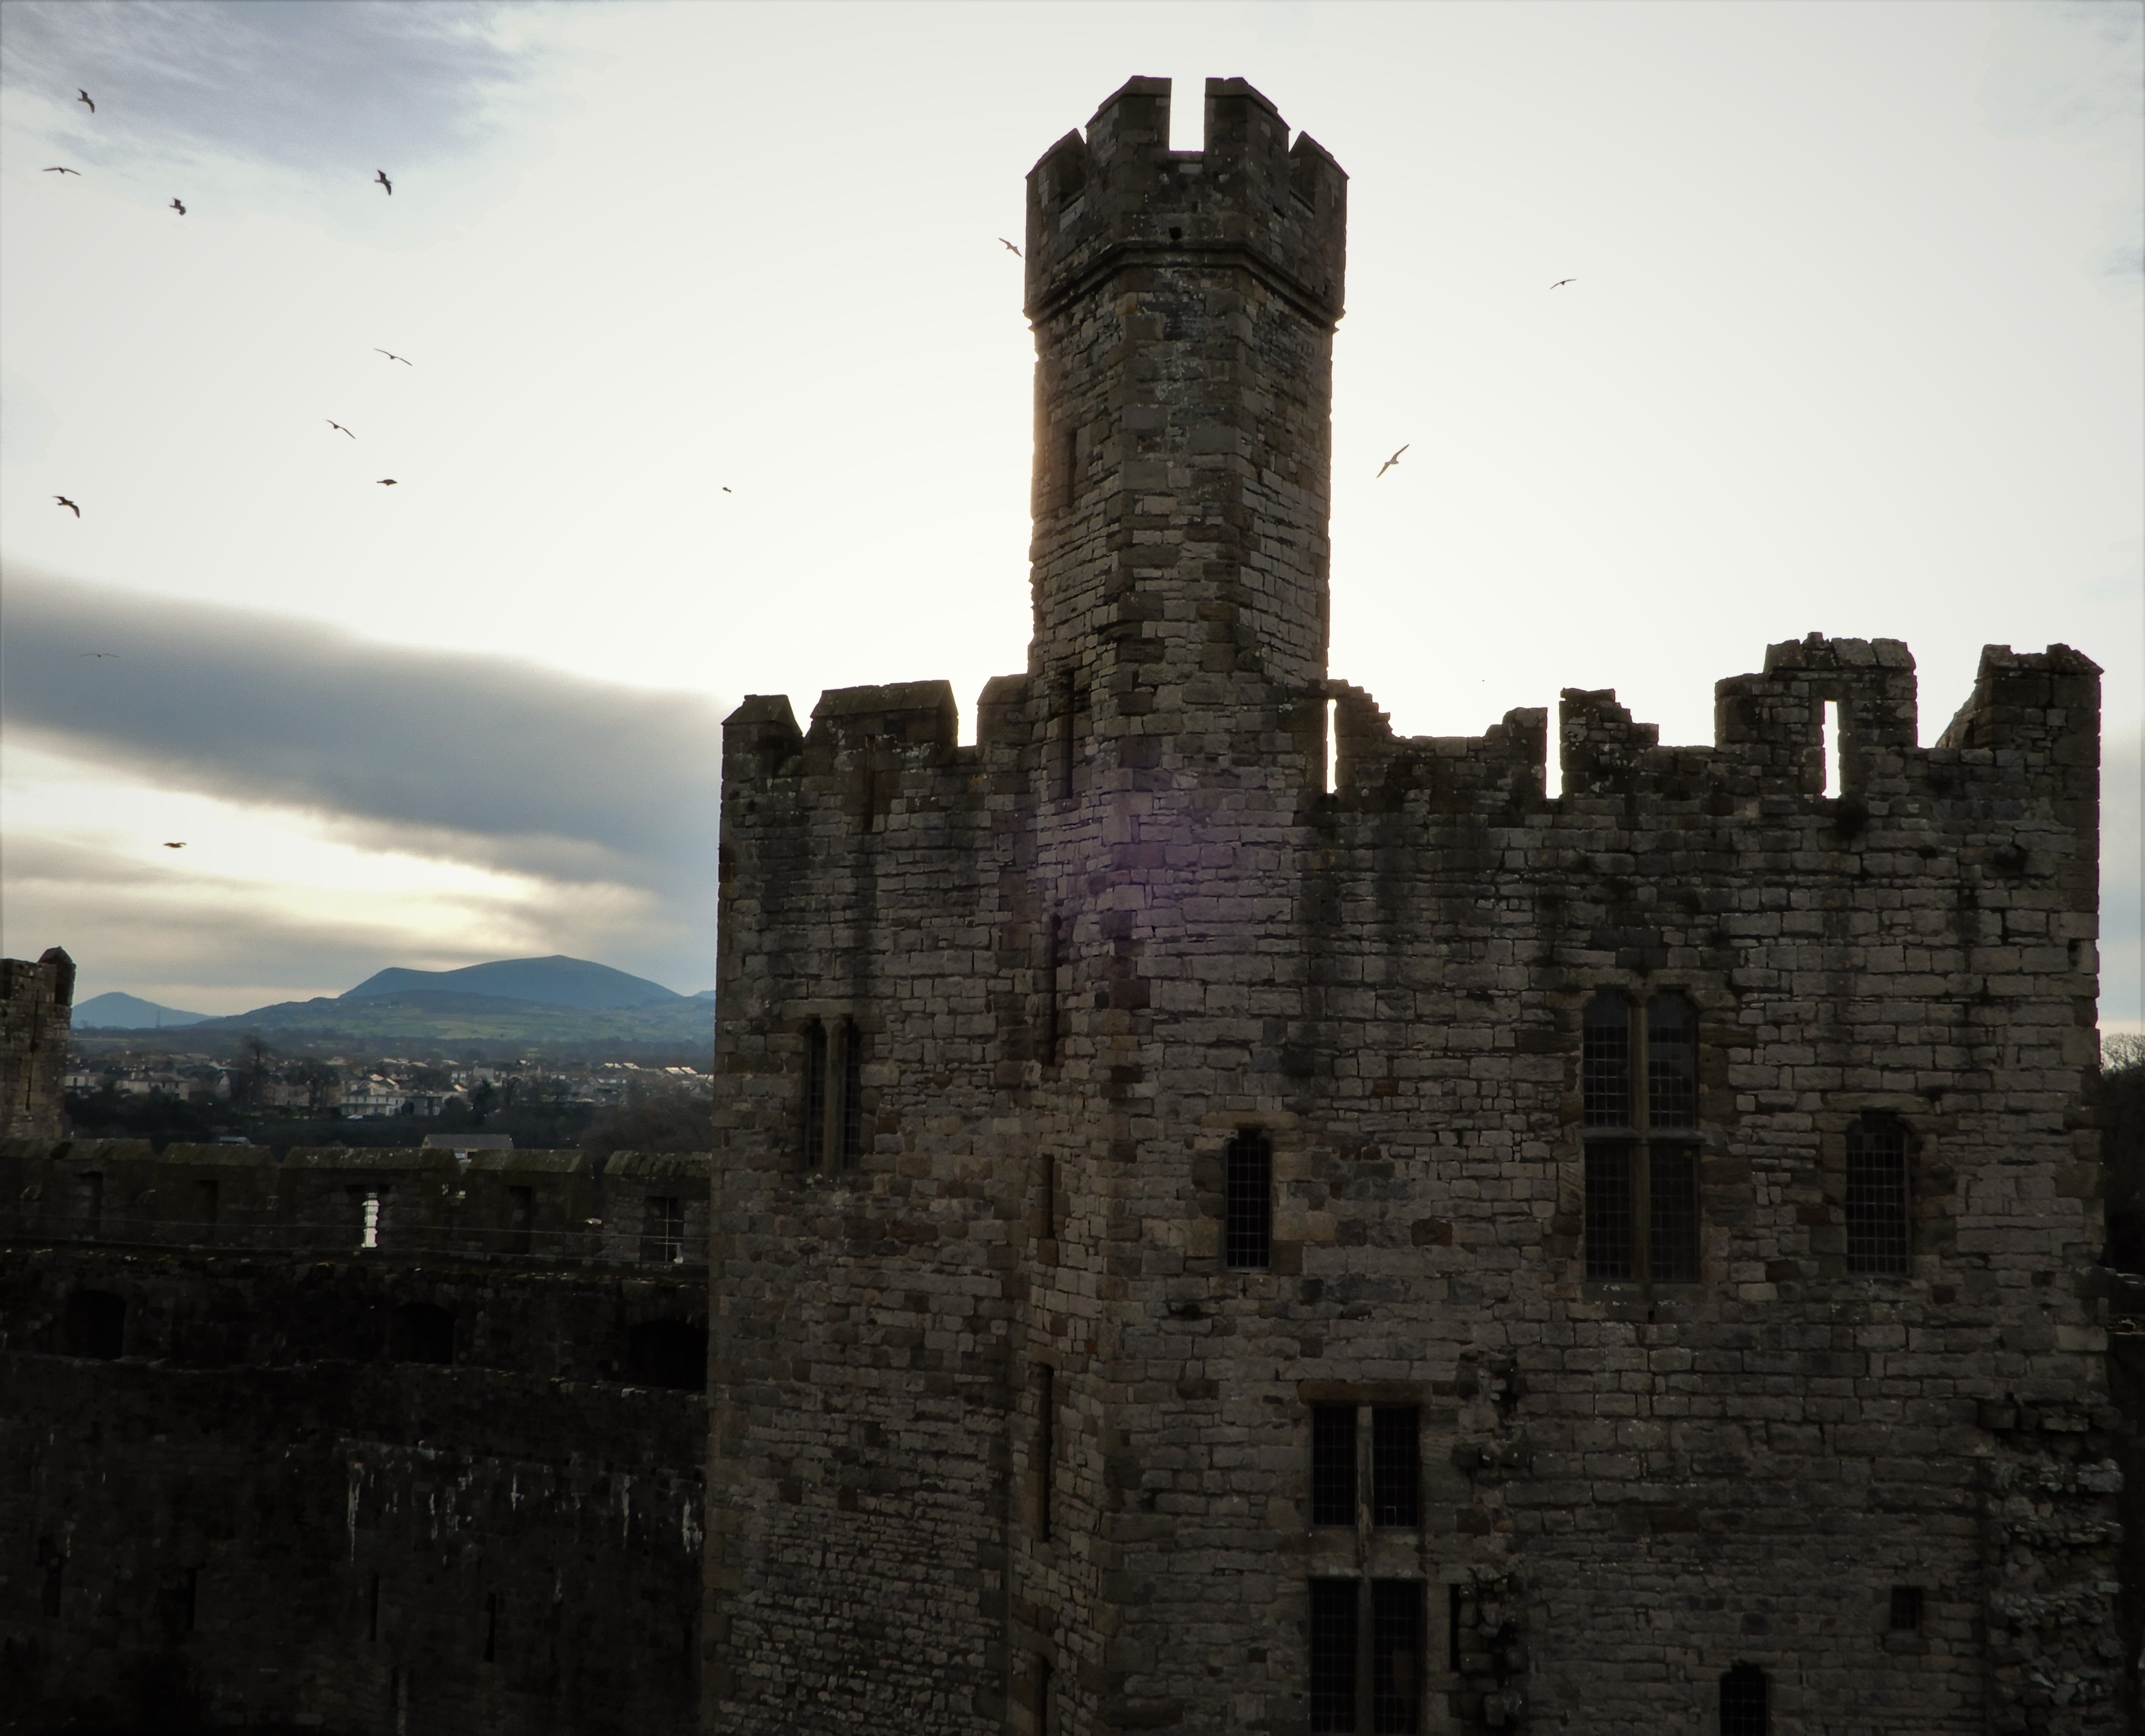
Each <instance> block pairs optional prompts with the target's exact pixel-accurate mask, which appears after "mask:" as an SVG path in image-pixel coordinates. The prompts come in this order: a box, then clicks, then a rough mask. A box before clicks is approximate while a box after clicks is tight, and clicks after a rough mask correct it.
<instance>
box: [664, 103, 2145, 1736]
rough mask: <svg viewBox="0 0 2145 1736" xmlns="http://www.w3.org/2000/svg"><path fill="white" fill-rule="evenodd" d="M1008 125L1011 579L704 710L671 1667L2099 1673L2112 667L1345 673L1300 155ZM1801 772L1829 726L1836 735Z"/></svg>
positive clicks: (2105, 1621)
mask: <svg viewBox="0 0 2145 1736" xmlns="http://www.w3.org/2000/svg"><path fill="white" fill-rule="evenodd" d="M1169 102H1170V87H1169V84H1168V82H1167V80H1162V79H1147V78H1139V79H1134V80H1132V82H1130V83H1128V84H1127V85H1126V86H1125V87H1124V88H1123V89H1122V90H1121V91H1119V92H1117V94H1115V95H1114V96H1112V97H1111V98H1110V99H1109V100H1108V101H1107V102H1105V103H1104V104H1103V105H1102V107H1101V109H1100V110H1099V111H1098V112H1097V113H1096V115H1095V117H1094V118H1093V120H1092V122H1091V123H1090V125H1089V127H1088V128H1087V133H1086V135H1085V137H1082V136H1081V135H1080V134H1078V133H1071V134H1068V135H1067V136H1066V137H1064V138H1063V139H1062V140H1061V141H1060V142H1058V144H1057V145H1055V146H1053V147H1052V148H1051V150H1050V151H1049V152H1048V153H1047V154H1046V155H1045V156H1044V157H1043V160H1042V161H1041V162H1039V163H1038V165H1037V166H1036V167H1035V168H1034V170H1033V172H1031V174H1030V176H1029V177H1028V231H1027V245H1026V259H1027V272H1028V276H1027V296H1028V306H1027V311H1028V316H1029V318H1030V320H1031V321H1032V322H1033V326H1034V331H1035V336H1036V344H1037V353H1038V362H1037V374H1036V400H1035V415H1036V424H1035V435H1034V439H1035V454H1036V459H1035V469H1034V484H1033V491H1034V497H1033V513H1034V533H1033V568H1032V579H1031V584H1032V588H1033V601H1034V622H1035V627H1034V637H1033V642H1032V644H1031V647H1030V652H1029V659H1028V669H1027V670H1026V672H1025V673H1024V674H1020V675H1018V676H1011V677H1007V678H1003V679H999V680H997V681H994V682H993V683H992V684H990V685H989V686H988V688H987V689H985V691H984V694H983V698H982V701H981V704H980V706H979V708H978V720H977V744H976V745H975V746H973V747H963V746H961V745H959V744H958V741H957V733H956V722H955V711H954V704H953V695H952V694H951V691H950V689H948V688H947V687H946V685H945V684H943V683H933V682H924V683H914V684H903V685H897V686H890V687H878V688H860V689H846V690H842V691H837V692H830V693H828V694H824V695H822V697H821V699H820V700H819V704H818V706H817V707H816V709H814V714H813V716H812V719H811V723H810V727H809V729H800V728H799V724H797V722H796V720H795V719H794V715H793V714H792V711H791V709H790V706H789V702H788V701H787V699H782V698H779V697H764V698H755V699H749V700H748V701H747V702H746V703H745V704H744V705H743V706H742V707H741V708H739V710H738V711H737V712H736V713H735V714H734V715H733V716H732V717H731V718H730V719H729V720H728V723H727V725H726V729H725V734H724V843H723V848H722V858H721V876H722V896H723V903H722V943H721V944H722V953H721V964H720V972H719V982H720V984H721V988H720V1001H719V1012H718V1021H717V1031H718V1037H717V1045H718V1084H717V1092H716V1133H715V1142H716V1152H715V1157H714V1174H713V1182H712V1186H713V1195H712V1200H711V1207H710V1220H711V1223H712V1225H713V1238H714V1239H713V1244H712V1259H711V1272H712V1281H713V1300H712V1305H711V1316H710V1331H711V1335H712V1341H713V1362H712V1365H711V1366H712V1375H711V1383H710V1389H709V1405H710V1413H711V1427H712V1447H711V1452H710V1458H709V1479H710V1480H709V1488H708V1505H709V1511H708V1525H709V1549H708V1555H707V1564H708V1574H709V1601H708V1604H707V1611H708V1624H707V1630H706V1634H705V1637H704V1664H705V1669H704V1676H703V1680H704V1693H705V1695H706V1701H705V1709H706V1715H707V1720H708V1727H709V1729H713V1730H716V1731H721V1732H724V1733H738V1736H745V1733H767V1736H774V1733H787V1732H796V1731H806V1730H810V1731H823V1730H824V1731H833V1730H838V1729H839V1730H849V1729H870V1730H879V1731H911V1730H913V1731H932V1732H969V1731H973V1732H978V1733H982V1732H986V1731H988V1732H993V1733H1000V1732H1028V1733H1044V1732H1048V1733H1052V1736H1076V1733H1077V1736H1087V1733H1101V1732H1112V1733H1116V1732H1129V1731H1136V1730H1137V1731H1146V1730H1175V1731H1182V1732H1185V1733H1187V1736H1188V1733H1192V1732H1200V1733H1207V1732H1221V1731H1266V1732H1272V1733H1276V1736H1297V1733H1310V1732H1340V1731H1347V1732H1374V1731H1376V1732H1402V1731H1407V1732H1421V1733H1430V1732H1446V1731H1463V1730H1486V1729H1537V1730H1569V1731H1571V1732H1575V1733H1577V1732H1581V1731H1584V1732H1588V1733H1595V1736H1600V1733H1610V1732H1618V1733H1631V1736H1640V1733H1645V1736H1655V1733H1659V1732H1663V1731H1671V1730H1673V1731H1694V1732H1695V1731H1715V1730H1718V1731H1720V1732H1722V1733H1724V1736H1740V1733H1758V1732H1766V1731H1770V1732H1776V1733H1779V1732H1790V1731H1793V1732H1811V1733H1814V1732H1819V1731H1823V1732H1826V1733H1828V1736H1854V1733H1867V1736H1879V1733H1882V1736H1902V1733H1908V1732H1915V1733H1921V1732H1927V1733H1931V1736H1934V1733H1938V1732H1943V1733H1964V1732H1968V1731H1973V1732H2006V1733H2009V1732H2025V1731H2029V1730H2031V1731H2049V1732H2055V1731H2063V1732H2085V1731H2102V1730H2112V1729H2115V1728H2116V1727H2117V1724H2116V1720H2117V1718H2118V1713H2117V1711H2116V1697H2117V1695H2118V1693H2119V1691H2120V1689H2119V1685H2118V1684H2119V1679H2120V1677H2121V1675H2122V1672H2123V1663H2122V1659H2121V1657H2120V1648H2119V1645H2118V1642H2117V1639H2116V1638H2115V1631H2114V1619H2115V1618H2114V1608H2115V1601H2114V1595H2113V1584H2112V1582H2113V1579H2114V1577H2115V1569H2116V1564H2117V1560H2118V1528H2117V1525H2116V1521H2115V1517H2114V1515H2115V1506H2114V1499H2113V1497H2114V1491H2115V1490H2116V1488H2117V1486H2118V1482H2119V1479H2118V1475H2117V1474H2116V1472H2115V1471H2114V1470H2113V1464H2112V1461H2111V1458H2110V1454H2111V1451H2112V1448H2111V1445H2110V1438H2109V1435H2108V1430H2110V1429H2111V1427H2112V1418H2111V1415H2110V1413H2109V1412H2108V1409H2107V1399H2106V1381H2105V1375H2104V1371H2103V1350H2104V1348H2105V1344H2104V1339H2103V1325H2104V1321H2103V1318H2102V1310H2103V1303H2102V1302H2101V1301H2098V1300H2096V1296H2095V1293H2094V1291H2093V1286H2092V1284H2091V1283H2090V1282H2089V1281H2088V1275H2089V1272H2090V1269H2091V1268H2092V1267H2093V1263H2094V1262H2095V1261H2096V1260H2097V1259H2098V1254H2099V1249H2100V1235H2101V1231H2100V1209H2099V1204H2098V1167H2097V1161H2096V1160H2097V1146H2096V1138H2097V1136H2096V1135H2094V1134H2093V1132H2091V1131H2090V1130H2089V1129H2088V1127H2087V1126H2086V1125H2085V1121H2084V1117H2083V1115H2082V1113H2081V1099H2080V1090H2081V1084H2082V1081H2083V1076H2084V1072H2085V1069H2086V1068H2087V1067H2088V1066H2089V1065H2090V1064H2091V1063H2092V1062H2093V1059H2094V1056H2095V1047H2094V1044H2095V1037H2094V1028H2093V1016H2094V1015H2093V1007H2094V995H2095V991H2096V968H2097V966H2096V959H2095V954H2094V938H2095V932H2096V930H2095V913H2096V908H2097V876H2098V855H2097V853H2098V807H2097V803H2098V784H2097V768H2098V670H2097V669H2095V667H2094V665H2093V664H2092V663H2091V662H2090V661H2088V659H2085V658H2084V657H2083V656H2081V655H2079V654H2077V653H2075V652H2073V651H2071V650H2069V649H2068V648H2065V647H2062V646H2057V647H2053V648H2051V649H2048V650H2047V651H2045V652H2035V653H2030V654H2014V653H2013V652H2012V651H2011V650H2009V649H2008V648H2003V647H1992V648H1990V649H1988V651H1987V652H1986V653H1985V654H1984V655H1983V662H1982V667H1981V670H1980V674H1979V677H1978V682H1977V684H1976V686H1975V689H1974V691H1973V697H1972V698H1971V699H1969V700H1968V703H1967V704H1966V706H1965V708H1964V709H1963V710H1962V711H1961V712H1960V714H1959V715H1958V717H1957V718H1956V719H1954V720H1953V722H1952V724H1950V726H1949V728H1948V729H1947V730H1946V731H1945V732H1944V734H1943V737H1942V739H1941V740H1940V742H1939V744H1938V745H1937V746H1936V747H1934V748H1930V749H1924V748H1921V747H1920V746H1919V745H1918V740H1919V737H1918V733H1917V732H1918V726H1917V719H1916V714H1915V685H1914V666H1913V662H1912V659H1910V658H1909V655H1908V653H1907V651H1906V649H1905V648H1904V646H1903V645H1901V644H1897V643H1895V642H1892V641H1888V640H1877V641H1874V642H1864V641H1859V640H1844V639H1823V638H1819V637H1817V636H1812V637H1811V638H1809V639H1804V640H1802V641H1799V642H1795V641H1790V642H1788V643H1785V644H1776V645H1774V646H1772V647H1770V648H1769V649H1768V651H1767V653H1766V654H1765V658H1764V668H1763V670H1762V672H1761V673H1759V674H1749V675H1743V676H1738V677H1735V678H1733V679H1729V680H1726V681H1723V682H1721V683H1720V684H1719V686H1718V688H1717V694H1718V730H1717V737H1716V744H1715V745H1714V746H1713V747H1710V748H1664V747H1661V746H1660V745H1659V744H1658V743H1657V740H1656V732H1655V730H1654V729H1652V728H1651V727H1650V726H1648V725H1645V724H1637V723H1635V722H1634V721H1633V720H1632V719H1630V715H1629V714H1627V713H1626V712H1625V710H1624V709H1622V708H1621V707H1620V706H1619V705H1618V704H1616V703H1615V696H1614V694H1610V693H1580V692H1567V693H1566V694H1565V695H1564V698H1563V702H1562V706H1561V712H1560V718H1559V719H1558V720H1557V723H1556V727H1557V728H1558V729H1559V730H1560V749H1561V754H1560V757H1561V763H1562V767H1563V789H1562V791H1561V793H1559V794H1555V795H1551V794H1550V793H1547V792H1546V791H1545V783H1544V776H1545V733H1546V730H1547V729H1548V728H1549V727H1550V725H1549V720H1548V719H1547V718H1546V716H1545V714H1544V713H1543V712H1542V711H1540V710H1528V709H1520V710H1515V711H1513V712H1510V713H1509V714H1507V715H1506V716H1505V719H1504V721H1503V722H1502V723H1501V724H1499V725H1498V726H1496V727H1495V728H1493V729H1491V731H1490V732H1489V733H1488V734H1486V736H1483V737H1481V738H1475V739H1461V738H1438V739H1401V738H1396V737H1395V736H1394V735H1393V734H1392V733H1391V730H1390V729H1389V728H1388V727H1387V724H1386V720H1385V719H1384V717H1383V715H1382V714H1381V713H1380V712H1379V711H1378V710H1377V709H1376V706H1375V705H1374V704H1372V702H1371V699H1370V698H1369V697H1368V696H1367V695H1366V694H1362V693H1361V692H1360V691H1358V690H1356V689H1352V688H1350V687H1348V686H1346V685H1345V684H1341V683H1339V682H1336V681H1334V680H1332V679H1330V678H1329V675H1328V674H1327V669H1326V639H1327V602H1326V599H1327V578H1328V575H1327V548H1326V517H1327V498H1328V473H1329V450H1330V448H1329V404H1330V377H1331V341H1332V334H1333V331H1334V326H1335V322H1336V321H1337V320H1338V319H1339V318H1340V316H1341V306H1342V282H1343V260H1344V234H1345V215H1346V177H1345V176H1344V175H1343V173H1342V172H1341V169H1340V167H1339V166H1338V165H1337V164H1336V163H1335V162H1334V161H1333V159H1332V158H1331V157H1330V156H1328V155H1327V154H1326V152H1324V151H1323V150H1321V148H1320V147H1318V146H1317V145H1316V143H1315V142H1312V141H1311V138H1310V137H1307V136H1301V137H1297V138H1296V140H1295V142H1293V144H1291V141H1290V137H1289V132H1288V129H1287V126H1286V125H1285V123H1284V122H1283V121H1282V117H1280V116H1279V115H1278V114H1277V113H1276V112H1275V111H1274V109H1273V107H1272V105H1271V104H1270V103H1268V102H1267V101H1266V100H1265V98H1263V97H1261V96H1260V95H1259V93H1258V92H1256V91H1255V90H1253V89H1252V88H1251V87H1249V86H1248V85H1247V84H1245V83H1244V82H1242V81H1241V80H1236V79H1229V80H1210V81H1208V82H1207V88H1206V132H1205V146H1204V149H1203V150H1202V151H1199V152H1173V151H1172V150H1170V149H1169V147H1168V140H1169V123H1168V112H1169ZM1828 719H1830V720H1831V721H1830V724H1829V727H1830V728H1831V729H1834V730H1835V731H1836V740H1835V743H1834V751H1835V753H1836V756H1837V759H1838V764H1839V768H1840V778H1839V788H1838V789H1837V791H1836V792H1834V793H1829V794H1828V793H1826V791H1825V771H1824V767H1825V759H1826V749H1825V740H1824V737H1825V734H1826V730H1827V729H1828Z"/></svg>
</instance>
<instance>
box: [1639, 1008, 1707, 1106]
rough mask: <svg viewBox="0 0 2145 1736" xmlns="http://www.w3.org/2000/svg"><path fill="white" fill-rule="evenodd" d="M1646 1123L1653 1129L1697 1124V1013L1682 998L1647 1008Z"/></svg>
mask: <svg viewBox="0 0 2145 1736" xmlns="http://www.w3.org/2000/svg"><path fill="white" fill-rule="evenodd" d="M1646 1121H1647V1124H1648V1125H1649V1126H1650V1127H1696V1126H1697V1125H1698V1012H1697V1010H1696V1009H1695V1007H1692V1005H1691V1004H1690V1002H1689V1001H1687V1000H1685V998H1684V997H1682V996H1681V995H1660V996H1656V997H1655V998H1654V999H1653V1000H1651V1001H1650V1002H1647V1005H1646Z"/></svg>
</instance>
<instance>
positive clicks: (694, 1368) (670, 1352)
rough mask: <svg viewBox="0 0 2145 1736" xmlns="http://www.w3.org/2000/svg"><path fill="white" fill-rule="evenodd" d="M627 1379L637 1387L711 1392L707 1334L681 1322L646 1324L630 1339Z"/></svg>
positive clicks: (628, 1337) (698, 1327) (630, 1334)
mask: <svg viewBox="0 0 2145 1736" xmlns="http://www.w3.org/2000/svg"><path fill="white" fill-rule="evenodd" d="M625 1378H626V1379H627V1380H629V1381H630V1382H631V1383H632V1384H633V1385H635V1386H669V1387H673V1388H674V1389H676V1390H678V1391H679V1392H705V1391H706V1390H708V1333H707V1329H706V1328H705V1327H704V1326H688V1325H687V1324H686V1323H685V1322H684V1321H681V1320H649V1321H642V1322H641V1323H640V1325H639V1326H635V1327H634V1328H633V1330H632V1331H630V1333H629V1334H628V1335H627V1337H626V1351H625Z"/></svg>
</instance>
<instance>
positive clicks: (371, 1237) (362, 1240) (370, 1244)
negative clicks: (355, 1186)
mask: <svg viewBox="0 0 2145 1736" xmlns="http://www.w3.org/2000/svg"><path fill="white" fill-rule="evenodd" d="M361 1191H362V1193H363V1195H364V1201H363V1203H362V1204H361V1206H360V1207H359V1211H358V1228H357V1245H358V1246H360V1247H361V1248H376V1247H378V1246H380V1190H379V1189H378V1188H376V1187H367V1188H365V1189H363V1190H361Z"/></svg>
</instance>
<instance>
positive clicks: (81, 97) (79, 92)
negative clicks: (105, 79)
mask: <svg viewBox="0 0 2145 1736" xmlns="http://www.w3.org/2000/svg"><path fill="white" fill-rule="evenodd" d="M74 100H75V101H76V102H89V92H87V91H86V90H83V89H82V87H80V86H79V85H77V87H75V93H74ZM89 112H91V113H92V114H95V113H96V112H97V105H96V104H95V103H94V102H89Z"/></svg>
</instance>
